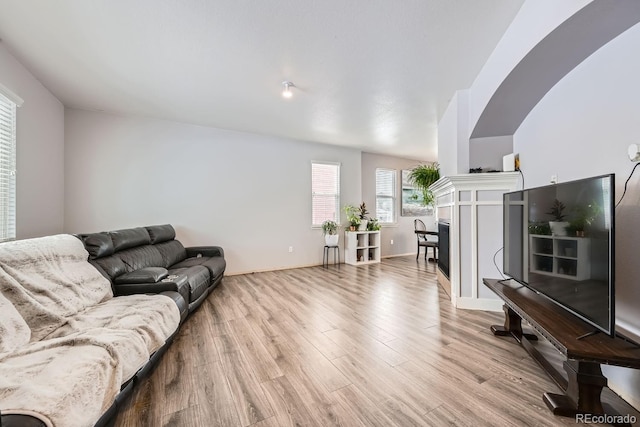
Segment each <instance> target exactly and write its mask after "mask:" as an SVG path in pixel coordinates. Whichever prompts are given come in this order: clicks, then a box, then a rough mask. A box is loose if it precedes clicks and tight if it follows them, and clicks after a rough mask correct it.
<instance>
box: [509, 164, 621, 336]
mask: <svg viewBox="0 0 640 427" xmlns="http://www.w3.org/2000/svg"><path fill="white" fill-rule="evenodd" d="M614 189H615V186H614V175H613V174H609V175H603V176H596V177H592V178H587V179H581V180H578V181H571V182H564V183H560V184H554V185H547V186H544V187H537V188H530V189H526V190H521V191H515V192H511V193H506V194H504V257H503V270H504V272H505V274H507V275H508V276H509V277H511V278H512V279H514V280H516V281H518V282H520V283H522V284H523V285H525V286H527V287H528V288H530V289H531V290H533V291H535V292H537V293H539V294H541V295H544V296H545V297H547V298H549V299H550V300H551V301H553V302H555V303H556V304H558V305H559V306H560V307H562V308H564V309H565V310H567V311H568V312H570V313H572V314H573V315H575V316H578V317H579V318H581V319H582V320H584V321H585V322H587V323H589V324H591V325H593V327H594V328H595V329H596V330H598V331H602V332H604V333H606V334H608V335H610V336H614V335H615V331H614V323H615V301H614V270H615V268H614V265H615V264H614V247H615V246H614V216H615V215H614V214H615V210H614V200H613V199H614Z"/></svg>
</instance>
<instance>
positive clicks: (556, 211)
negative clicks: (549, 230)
mask: <svg viewBox="0 0 640 427" xmlns="http://www.w3.org/2000/svg"><path fill="white" fill-rule="evenodd" d="M565 208H566V206H565V205H564V203H562V202H561V201H560V200H558V199H555V200H554V201H553V205H551V209H549V212H547V215H551V216H552V217H553V219H554V220H555V221H557V222H560V221H562V220H563V219H564V214H563V213H562V212H563V211H564V209H565Z"/></svg>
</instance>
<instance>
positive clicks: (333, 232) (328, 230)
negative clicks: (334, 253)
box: [322, 219, 340, 246]
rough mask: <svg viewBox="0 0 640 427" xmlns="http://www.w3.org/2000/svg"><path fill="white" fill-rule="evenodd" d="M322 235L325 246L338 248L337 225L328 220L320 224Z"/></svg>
mask: <svg viewBox="0 0 640 427" xmlns="http://www.w3.org/2000/svg"><path fill="white" fill-rule="evenodd" d="M322 235H323V236H324V242H325V244H326V245H327V246H338V240H339V239H340V235H339V234H338V224H337V223H336V222H335V221H332V220H330V219H328V220H326V221H325V222H323V223H322Z"/></svg>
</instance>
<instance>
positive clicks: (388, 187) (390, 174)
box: [376, 169, 397, 224]
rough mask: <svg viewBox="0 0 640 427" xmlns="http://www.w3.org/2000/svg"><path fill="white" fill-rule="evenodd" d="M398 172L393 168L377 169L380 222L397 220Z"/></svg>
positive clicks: (377, 214)
mask: <svg viewBox="0 0 640 427" xmlns="http://www.w3.org/2000/svg"><path fill="white" fill-rule="evenodd" d="M396 174H397V171H395V170H391V169H376V217H377V218H378V222H379V223H380V224H390V223H394V222H396Z"/></svg>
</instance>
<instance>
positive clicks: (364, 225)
mask: <svg viewBox="0 0 640 427" xmlns="http://www.w3.org/2000/svg"><path fill="white" fill-rule="evenodd" d="M368 223H369V221H368V220H366V219H361V220H360V225H359V226H358V231H367V224H368Z"/></svg>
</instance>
